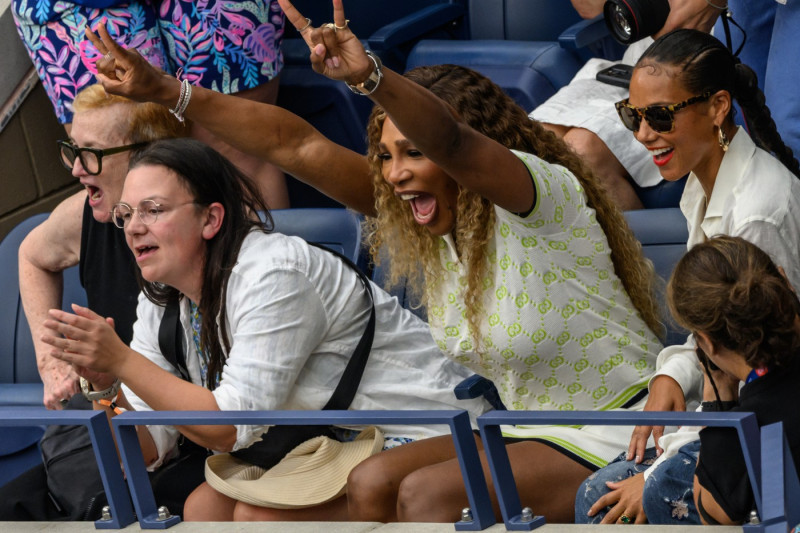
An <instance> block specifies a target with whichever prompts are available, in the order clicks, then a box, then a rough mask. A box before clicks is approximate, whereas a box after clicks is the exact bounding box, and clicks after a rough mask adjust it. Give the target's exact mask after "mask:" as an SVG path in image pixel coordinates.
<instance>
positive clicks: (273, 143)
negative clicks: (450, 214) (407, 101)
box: [86, 26, 375, 215]
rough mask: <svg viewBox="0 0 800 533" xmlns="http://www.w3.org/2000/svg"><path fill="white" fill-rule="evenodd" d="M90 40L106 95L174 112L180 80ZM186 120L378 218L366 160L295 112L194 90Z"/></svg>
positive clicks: (99, 39) (103, 34)
mask: <svg viewBox="0 0 800 533" xmlns="http://www.w3.org/2000/svg"><path fill="white" fill-rule="evenodd" d="M98 32H99V36H97V35H94V34H93V33H91V32H90V31H88V30H87V33H86V36H87V37H88V38H89V40H91V41H92V43H93V44H94V45H95V46H96V47H97V49H98V50H100V52H101V53H103V54H104V56H105V57H104V58H103V59H100V60H99V61H98V73H97V80H98V81H99V82H100V83H102V84H103V87H104V88H105V90H106V91H108V92H109V93H112V94H118V95H122V96H126V97H128V98H130V99H132V100H137V101H140V102H141V101H151V102H156V103H158V104H161V105H164V106H166V107H169V108H175V107H176V105H177V102H178V98H179V96H180V92H181V83H180V82H179V81H178V79H177V78H175V77H173V76H170V75H168V74H166V73H165V72H163V71H160V70H158V69H156V68H155V67H153V66H151V65H150V64H149V63H147V61H146V60H145V59H144V58H143V57H142V56H141V55H139V53H138V52H136V51H135V50H125V49H124V48H122V47H120V46H118V45H117V44H116V43H115V42H114V40H113V39H112V38H111V37H110V36H109V34H108V32H107V31H106V29H105V28H104V27H103V26H100V27H99V29H98ZM185 116H186V117H187V118H189V119H190V120H192V121H194V122H196V123H197V124H200V125H202V126H203V127H205V128H206V129H208V130H209V131H211V132H212V133H213V134H214V135H216V136H217V137H219V138H220V139H222V140H224V141H226V142H227V143H229V144H230V145H232V146H234V147H235V148H237V149H239V150H241V151H242V152H246V153H248V154H251V155H254V156H256V157H260V158H262V159H264V160H266V161H269V162H270V163H272V164H274V165H276V166H278V167H280V168H281V169H283V170H284V171H286V172H288V173H290V174H292V175H293V176H295V177H297V178H298V179H300V180H302V181H304V182H306V183H308V184H309V185H311V186H313V187H315V188H317V189H319V190H320V191H322V192H323V193H325V194H327V195H328V196H330V197H331V198H333V199H335V200H337V201H339V202H341V203H343V204H344V205H346V206H348V207H350V208H352V209H355V210H357V211H359V212H361V213H364V214H368V215H371V214H373V213H374V209H375V207H374V195H373V188H372V182H371V179H370V177H369V166H368V164H367V161H366V158H365V157H364V156H363V155H361V154H358V153H356V152H353V151H352V150H349V149H347V148H345V147H343V146H340V145H338V144H336V143H334V142H332V141H331V140H329V139H328V138H326V137H325V136H324V135H322V134H321V133H320V132H319V131H317V130H316V129H315V128H314V127H313V126H312V125H311V124H309V123H308V122H306V121H305V120H303V119H302V118H300V117H298V116H297V115H295V114H294V113H291V112H290V111H287V110H285V109H283V108H280V107H278V106H274V105H269V104H263V103H258V102H254V101H252V100H247V99H244V98H239V97H236V96H231V95H225V94H222V93H218V92H215V91H211V90H208V89H204V88H202V87H192V92H191V99H190V101H189V106H188V107H187V109H186V111H185Z"/></svg>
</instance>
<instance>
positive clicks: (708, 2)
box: [706, 0, 728, 11]
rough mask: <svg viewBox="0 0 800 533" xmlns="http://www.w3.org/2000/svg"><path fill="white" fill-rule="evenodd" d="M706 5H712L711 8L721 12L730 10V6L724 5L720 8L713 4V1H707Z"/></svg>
mask: <svg viewBox="0 0 800 533" xmlns="http://www.w3.org/2000/svg"><path fill="white" fill-rule="evenodd" d="M706 4H708V5H710V6H711V7H713V8H714V9H719V10H720V11H725V10H726V9H728V6H727V5H724V6H718V5H716V4H712V3H711V0H706Z"/></svg>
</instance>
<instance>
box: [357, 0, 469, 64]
mask: <svg viewBox="0 0 800 533" xmlns="http://www.w3.org/2000/svg"><path fill="white" fill-rule="evenodd" d="M464 15H465V10H464V6H462V5H458V4H434V5H432V6H428V7H426V8H423V9H420V10H419V11H416V12H414V13H412V14H410V15H406V16H405V17H403V18H400V19H398V20H396V21H394V22H392V23H390V24H387V25H386V26H383V27H382V28H381V29H379V30H378V31H376V32H375V33H373V34H372V35H371V36H370V37H369V39H367V42H368V43H369V47H370V48H371V49H372V50H375V51H376V52H382V51H384V50H389V49H390V48H394V47H396V46H398V45H401V44H405V43H408V42H412V41H414V40H415V39H417V38H419V37H421V36H422V35H425V34H426V33H428V32H429V31H431V30H435V29H436V28H440V27H442V26H444V25H446V24H449V23H451V22H455V21H457V20H458V19H459V18H461V17H463V16H464Z"/></svg>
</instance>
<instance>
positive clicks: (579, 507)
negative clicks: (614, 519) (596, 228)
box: [575, 441, 700, 525]
mask: <svg viewBox="0 0 800 533" xmlns="http://www.w3.org/2000/svg"><path fill="white" fill-rule="evenodd" d="M699 452H700V441H694V442H690V443H689V444H686V445H684V446H682V447H681V448H680V449H679V450H678V453H677V454H675V455H674V456H672V457H670V458H669V459H667V460H665V461H663V462H662V463H661V464H659V465H658V466H657V467H656V468H655V470H653V471H652V472H651V473H649V474H648V477H647V480H646V481H645V484H644V489H643V492H642V508H643V509H644V512H645V515H647V521H648V523H650V524H662V525H698V524H700V516H699V515H698V513H697V508H696V507H695V505H694V491H693V484H694V469H695V466H696V465H697V456H698V455H699ZM626 453H627V452H625V453H622V454H620V456H619V457H617V459H615V460H614V461H613V462H611V463H609V464H608V466H606V467H605V468H601V469H600V470H598V471H597V472H595V473H594V474H592V475H591V476H589V477H588V478H587V479H586V481H584V482H583V483H582V484H581V486H580V488H579V489H578V493H577V495H576V497H575V523H576V524H599V523H600V522H601V521H602V520H603V517H605V515H606V513H607V512H608V511H609V508H605V509H602V510H600V512H598V513H597V514H596V515H594V516H591V517H590V516H588V515H587V513H588V512H589V509H590V508H591V507H592V505H594V503H595V502H596V501H597V500H598V499H599V498H600V497H601V496H603V495H605V494H607V493H609V492H611V490H610V489H609V488H608V487H607V486H606V482H609V481H622V480H623V479H627V478H629V477H631V476H634V475H636V474H640V473H643V472H644V471H645V470H648V469H650V466H651V465H652V464H653V463H654V462H655V460H656V450H655V448H649V449H647V450H646V451H645V454H644V460H643V461H642V462H641V463H640V464H636V463H634V462H633V461H626V460H625V455H626Z"/></svg>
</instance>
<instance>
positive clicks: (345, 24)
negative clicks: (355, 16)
mask: <svg viewBox="0 0 800 533" xmlns="http://www.w3.org/2000/svg"><path fill="white" fill-rule="evenodd" d="M348 24H350V19H345V21H344V26H337V25H336V23H335V22H334V23H333V29H334V31H336V30H346V29H347V25H348Z"/></svg>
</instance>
